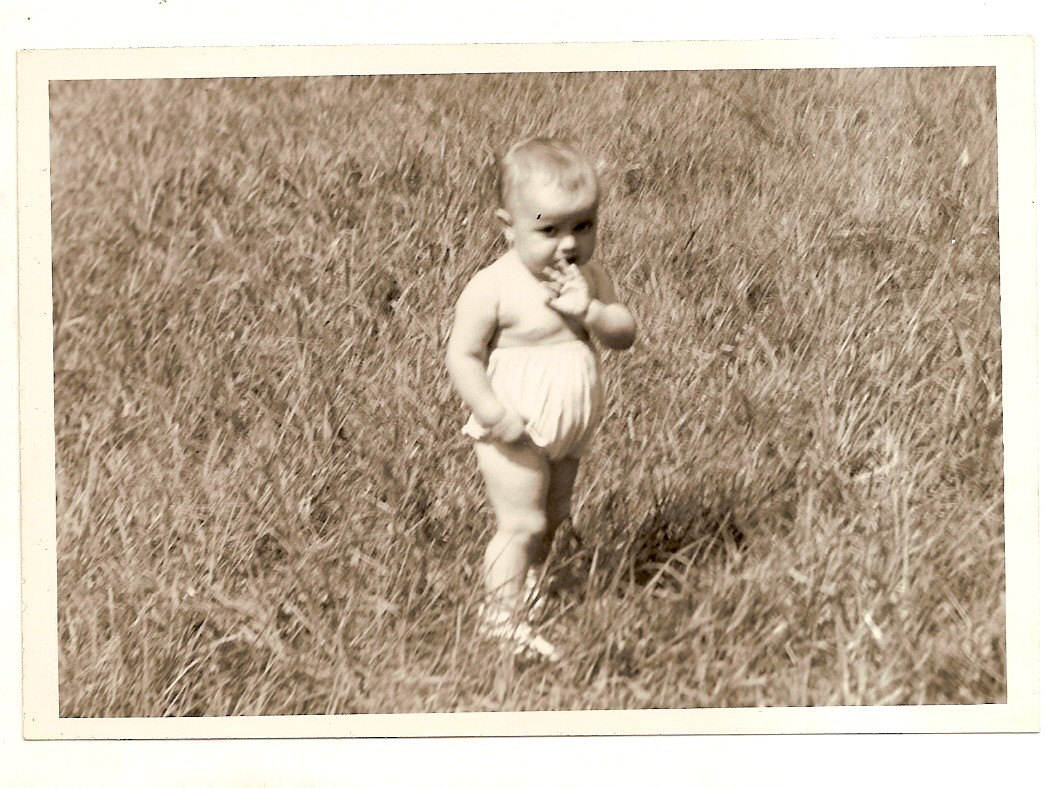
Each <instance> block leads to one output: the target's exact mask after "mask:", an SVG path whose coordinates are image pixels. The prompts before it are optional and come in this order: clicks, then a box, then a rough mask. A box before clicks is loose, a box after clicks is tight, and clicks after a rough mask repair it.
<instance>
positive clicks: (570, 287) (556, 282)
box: [545, 263, 592, 317]
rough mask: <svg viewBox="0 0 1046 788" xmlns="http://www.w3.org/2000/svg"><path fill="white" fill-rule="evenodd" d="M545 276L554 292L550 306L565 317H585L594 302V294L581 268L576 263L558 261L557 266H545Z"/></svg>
mask: <svg viewBox="0 0 1046 788" xmlns="http://www.w3.org/2000/svg"><path fill="white" fill-rule="evenodd" d="M545 276H547V277H548V278H549V289H550V290H551V291H552V293H553V297H552V298H551V300H549V302H548V305H549V308H551V309H554V310H556V311H557V312H559V313H560V314H561V315H564V316H565V317H584V316H585V313H586V312H587V311H588V307H589V304H591V303H592V294H591V293H590V292H589V287H588V280H587V279H585V275H584V274H582V273H581V269H579V268H578V267H577V266H576V265H574V264H570V265H566V264H565V263H557V264H556V267H555V268H553V267H552V266H546V267H545Z"/></svg>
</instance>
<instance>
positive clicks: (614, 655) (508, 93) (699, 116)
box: [50, 67, 1007, 717]
mask: <svg viewBox="0 0 1046 788" xmlns="http://www.w3.org/2000/svg"><path fill="white" fill-rule="evenodd" d="M50 113H51V184H52V192H51V199H52V206H51V222H52V235H51V242H52V262H53V269H52V282H53V310H54V311H53V327H54V395H55V446H56V452H57V455H56V458H57V467H56V476H57V504H58V509H57V513H58V516H57V523H56V526H57V570H58V678H59V706H60V708H59V713H60V715H61V716H63V717H132V716H133V717H161V716H183V717H184V716H228V715H276V714H280V715H300V714H358V713H383V714H384V713H393V712H443V711H502V710H555V711H559V710H570V709H641V708H642V709H655V708H727V707H729V708H740V707H763V706H774V707H785V706H835V705H866V706H877V705H922V704H998V703H1005V702H1006V700H1007V676H1006V639H1005V624H1006V622H1005V616H1004V611H1005V582H1004V562H1003V560H1004V551H1003V506H1002V503H1003V500H1002V495H1003V471H1002V461H1003V454H1002V384H1001V366H1002V364H1001V360H1002V356H1001V349H1000V347H1001V346H1000V341H1001V329H1000V306H999V304H1000V300H999V208H998V196H997V180H998V179H997V169H996V168H997V150H996V139H997V137H996V109H995V71H994V69H992V68H972V67H971V68H918V69H916V68H908V69H885V68H883V69H811V70H762V71H755V70H751V71H694V72H672V71H659V72H646V73H644V72H617V73H614V72H592V73H566V74H545V73H530V74H476V75H466V74H452V75H439V76H435V75H433V76H425V75H402V76H352V77H307V78H305V77H302V78H265V79H241V78H227V79H195V80H174V79H163V80H121V81H76V82H53V83H52V85H51V91H50ZM533 134H542V135H551V136H563V137H569V138H571V139H575V140H577V141H578V143H579V145H580V146H581V147H582V148H583V149H584V150H585V151H586V152H587V153H588V154H589V155H590V156H591V157H592V159H593V161H594V162H595V165H596V169H597V170H598V173H599V178H600V188H601V196H600V204H599V246H598V249H597V251H596V253H595V255H596V256H595V257H594V258H593V259H598V262H599V264H600V265H601V266H603V267H604V268H606V270H607V271H609V272H610V273H611V275H612V277H613V279H614V282H615V285H616V288H617V291H618V294H619V295H620V296H621V298H622V300H623V301H624V302H626V303H627V304H628V305H629V307H630V308H631V309H632V311H633V313H634V314H635V315H636V318H637V321H638V323H639V325H640V327H641V332H640V339H639V341H638V342H637V343H636V345H635V346H634V347H633V348H632V349H631V350H629V351H628V352H627V353H622V354H604V356H603V358H602V363H603V364H604V368H605V372H606V375H605V379H606V382H607V391H606V403H605V416H604V418H603V421H602V425H601V426H600V428H599V430H598V431H597V432H596V433H595V437H594V439H593V441H592V445H591V448H590V450H589V452H588V453H587V454H586V457H585V459H584V461H583V463H582V465H581V468H580V471H579V475H578V480H577V485H576V488H575V500H574V510H573V516H572V517H571V519H570V520H569V521H568V522H567V523H566V524H565V525H564V526H563V527H562V528H561V529H560V531H559V533H558V534H557V538H556V540H555V543H554V544H553V545H552V550H551V555H550V558H549V563H548V566H547V570H546V572H547V577H548V588H549V593H548V595H547V599H546V604H545V606H544V610H543V611H542V620H541V622H540V630H539V631H540V632H541V633H542V635H543V636H545V637H548V638H549V640H550V641H553V642H555V643H556V645H557V648H558V649H559V650H560V651H561V658H560V659H559V660H558V661H557V662H556V663H554V664H550V663H548V662H547V661H543V660H538V659H530V658H526V657H518V656H514V655H512V654H506V653H505V650H504V649H503V648H501V647H500V646H499V644H498V643H497V642H493V641H490V640H488V639H485V638H483V637H480V636H479V633H478V629H479V621H478V620H477V614H476V610H477V604H478V602H479V601H480V599H479V596H478V588H479V586H480V585H481V578H480V577H479V572H480V566H481V564H482V554H483V550H484V548H485V547H486V544H487V542H488V541H489V540H490V537H491V534H492V528H493V521H492V518H491V514H490V511H489V509H488V507H487V506H486V504H485V501H484V497H483V495H484V493H483V489H482V485H481V481H480V478H479V476H478V473H477V469H476V467H475V462H474V460H473V457H472V456H471V448H470V445H469V440H468V439H467V438H465V437H463V436H462V435H461V434H460V429H461V425H462V423H463V422H464V420H465V418H467V416H468V412H467V410H466V409H465V408H464V407H463V405H462V403H461V401H460V398H458V397H457V395H456V394H455V393H454V391H453V390H452V387H451V384H450V381H449V379H448V376H447V373H446V369H445V366H444V363H443V358H444V353H445V349H446V342H447V337H448V333H449V331H450V327H451V323H452V319H453V307H454V304H455V301H456V299H457V297H458V295H459V294H460V293H461V291H462V289H463V287H464V286H465V283H466V282H467V281H468V280H469V279H470V278H471V277H472V276H473V275H474V274H475V273H476V272H477V271H478V270H480V268H481V267H483V266H484V265H486V264H487V263H489V262H490V261H492V260H495V259H496V258H498V257H499V255H501V254H502V253H503V252H504V250H505V241H504V239H503V238H502V236H501V234H500V228H499V224H498V220H497V217H496V216H495V207H496V206H497V203H498V197H497V182H496V180H497V179H496V173H497V167H498V162H499V160H500V158H501V156H502V155H503V154H504V152H505V150H506V149H507V148H508V147H509V146H510V145H511V144H512V143H513V142H515V141H516V140H518V139H521V138H525V137H527V136H529V135H533Z"/></svg>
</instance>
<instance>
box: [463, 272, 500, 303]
mask: <svg viewBox="0 0 1046 788" xmlns="http://www.w3.org/2000/svg"><path fill="white" fill-rule="evenodd" d="M498 262H500V261H495V262H493V263H491V264H490V265H487V266H484V267H483V268H481V269H479V270H478V271H476V273H475V274H473V275H472V278H471V279H470V280H469V281H468V284H466V285H465V289H464V290H462V291H461V295H460V296H459V297H458V308H459V309H460V308H467V309H470V310H475V309H477V308H478V309H482V310H484V311H485V310H487V309H491V310H494V309H496V308H497V303H498V290H499V287H498V285H499V282H500V277H499V275H498V272H497V271H496V270H494V267H495V266H496V265H497V264H498Z"/></svg>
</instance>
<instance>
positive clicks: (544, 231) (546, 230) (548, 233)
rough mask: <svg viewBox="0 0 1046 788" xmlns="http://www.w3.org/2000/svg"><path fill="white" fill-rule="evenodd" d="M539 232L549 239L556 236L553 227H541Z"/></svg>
mask: <svg viewBox="0 0 1046 788" xmlns="http://www.w3.org/2000/svg"><path fill="white" fill-rule="evenodd" d="M539 232H540V233H541V234H542V235H546V236H548V237H549V238H551V237H552V236H554V235H555V234H556V228H555V227H542V228H541V230H539Z"/></svg>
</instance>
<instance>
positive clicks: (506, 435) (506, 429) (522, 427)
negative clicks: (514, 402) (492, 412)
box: [488, 408, 527, 443]
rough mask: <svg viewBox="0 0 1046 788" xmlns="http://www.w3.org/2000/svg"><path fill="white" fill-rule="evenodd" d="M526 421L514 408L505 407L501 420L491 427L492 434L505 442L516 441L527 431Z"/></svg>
mask: <svg viewBox="0 0 1046 788" xmlns="http://www.w3.org/2000/svg"><path fill="white" fill-rule="evenodd" d="M526 427H527V425H526V423H524V421H523V419H522V418H520V415H519V414H518V413H516V412H515V411H513V410H510V409H508V408H506V409H505V415H504V416H502V417H501V420H500V421H499V422H498V423H497V424H495V425H494V426H493V427H489V428H488V429H489V430H490V436H491V437H492V438H495V439H497V440H499V441H502V442H503V443H515V442H516V441H518V440H519V439H520V438H522V437H523V434H524V433H525V432H526Z"/></svg>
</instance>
